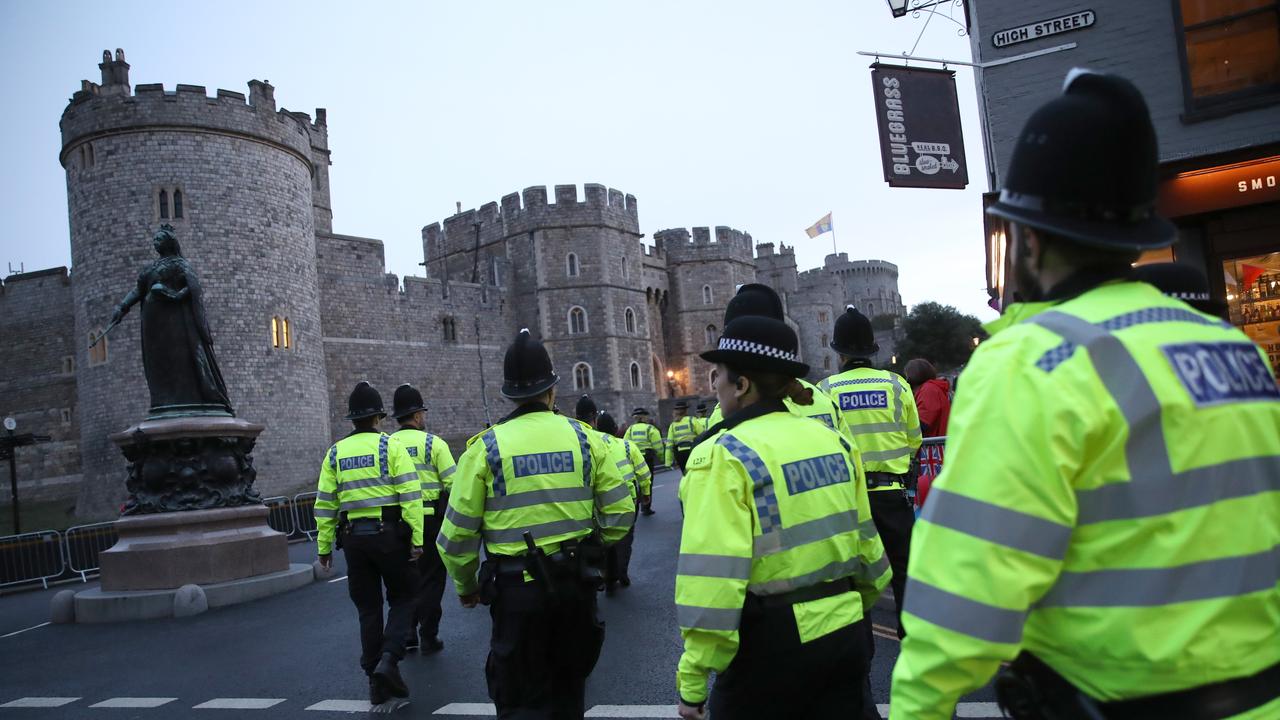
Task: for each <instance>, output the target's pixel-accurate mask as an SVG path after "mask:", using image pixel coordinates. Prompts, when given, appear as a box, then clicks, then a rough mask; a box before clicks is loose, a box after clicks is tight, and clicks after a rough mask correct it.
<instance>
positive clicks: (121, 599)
mask: <svg viewBox="0 0 1280 720" xmlns="http://www.w3.org/2000/svg"><path fill="white" fill-rule="evenodd" d="M313 580H315V571H314V570H313V569H312V568H311V566H310V565H304V564H302V563H294V564H291V565H287V566H286V567H285V569H284V570H282V571H280V572H274V573H268V574H266V575H257V576H254V577H250V578H242V579H239V580H232V581H230V582H225V583H214V584H211V585H201V586H199V590H200V591H202V592H203V594H204V597H205V601H206V602H205V607H206V608H207V609H213V608H218V607H226V606H228V605H238V604H240V603H244V602H249V601H251V600H257V599H259V598H264V597H269V596H271V595H278V594H280V593H283V592H288V591H289V590H295V589H297V588H300V587H302V586H304V585H307V584H309V583H311V582H312V581H313ZM181 590H182V588H178V587H174V588H168V589H165V590H134V591H111V590H104V589H102V588H90V589H89V590H84V591H82V592H78V593H76V594H75V598H74V601H73V602H74V615H73V616H72V617H71V618H69V619H68V618H64V619H61V620H55V622H77V623H102V622H126V621H129V620H152V619H156V618H169V617H180V616H189V615H192V614H198V611H192V610H190V609H187V610H183V609H182V608H180V607H179V605H180V603H179V602H178V597H177V596H178V594H179V592H180V591H181ZM56 610H57V608H55V611H56ZM64 612H65V611H64Z"/></svg>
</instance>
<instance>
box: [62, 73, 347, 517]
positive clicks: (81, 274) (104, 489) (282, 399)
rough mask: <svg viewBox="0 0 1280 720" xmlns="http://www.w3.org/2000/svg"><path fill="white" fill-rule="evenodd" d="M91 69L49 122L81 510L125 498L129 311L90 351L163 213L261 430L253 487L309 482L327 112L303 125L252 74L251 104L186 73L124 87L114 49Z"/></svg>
mask: <svg viewBox="0 0 1280 720" xmlns="http://www.w3.org/2000/svg"><path fill="white" fill-rule="evenodd" d="M101 68H102V77H103V83H102V84H101V85H97V84H94V83H91V82H88V81H85V82H84V83H83V87H82V89H81V90H80V91H78V92H76V93H75V95H74V96H73V97H72V98H71V101H70V103H69V104H68V105H67V108H66V109H65V110H64V111H63V114H62V120H61V123H60V125H61V129H62V151H61V153H60V156H59V160H60V161H61V163H62V165H63V167H64V168H65V169H66V173H67V203H68V214H69V218H70V226H71V257H72V263H73V274H72V286H73V295H74V300H75V329H76V338H77V340H76V343H75V347H76V367H77V368H78V372H77V393H78V402H79V410H80V415H79V421H80V430H81V449H82V452H83V460H84V483H83V487H82V490H81V494H80V506H79V508H78V514H80V515H81V516H84V517H93V516H107V515H110V514H112V513H113V512H114V511H115V509H116V508H117V507H118V506H119V504H120V502H122V501H123V499H124V478H125V461H124V458H123V457H121V455H120V453H119V451H118V450H117V449H116V448H115V447H114V446H113V445H112V444H111V443H110V442H109V441H108V440H107V436H108V435H109V434H111V433H115V432H119V431H121V430H124V429H125V428H127V427H128V426H129V425H130V424H131V423H134V422H137V421H138V420H140V419H141V418H142V417H143V416H144V415H145V414H146V412H147V408H148V399H149V398H148V393H147V387H146V382H145V380H144V378H143V373H142V362H141V358H140V348H139V318H138V317H137V315H138V312H137V308H136V307H135V309H134V311H133V312H131V313H130V315H129V316H128V317H126V319H125V321H124V322H123V323H122V324H121V325H120V326H119V327H118V328H116V329H115V330H114V331H112V333H111V334H110V336H109V337H108V339H107V341H106V342H107V346H106V352H105V356H104V355H103V354H102V353H101V351H99V352H96V353H95V354H93V355H90V354H89V353H88V352H87V351H86V347H87V346H88V342H89V339H90V337H91V336H93V335H94V334H96V333H99V332H101V331H102V330H103V329H104V328H105V327H106V325H107V322H108V319H109V318H110V317H111V313H112V309H113V308H114V307H115V305H116V303H118V302H119V301H120V300H121V298H123V297H124V295H125V293H127V292H128V291H129V290H130V289H131V287H132V284H133V282H134V280H135V278H137V276H138V273H139V272H140V271H141V270H142V269H143V268H144V267H146V266H147V265H149V264H150V263H151V262H152V261H153V260H154V257H155V256H154V253H153V251H152V249H151V243H150V238H151V236H152V234H153V233H154V232H155V231H156V229H157V228H158V227H159V226H160V225H161V224H163V223H169V224H172V225H173V226H174V228H175V230H176V233H177V236H178V240H179V242H180V243H181V246H182V251H183V254H184V255H185V256H186V257H187V258H189V259H190V261H191V263H192V265H193V266H194V268H195V270H196V272H197V273H198V274H199V277H200V281H201V284H202V285H203V288H204V303H205V308H206V311H207V313H208V316H209V322H210V326H211V330H212V333H213V339H214V345H215V347H216V351H217V354H218V361H219V364H220V366H221V369H222V373H223V376H224V378H225V379H226V383H227V388H228V390H229V392H230V396H231V402H232V404H233V405H234V406H235V408H236V411H237V414H238V415H240V416H241V417H244V418H246V419H249V420H251V421H254V422H260V423H263V424H265V425H266V427H267V429H266V431H265V432H263V434H262V436H261V437H260V439H259V441H258V446H257V450H256V451H255V452H254V458H255V465H256V467H257V470H258V484H257V487H258V489H259V490H260V491H261V492H262V494H263V495H272V494H276V493H279V492H282V491H286V490H292V489H294V488H301V487H304V486H307V485H310V484H312V483H314V479H315V467H316V462H317V458H319V457H320V455H321V454H322V453H323V452H324V448H325V446H326V445H327V443H328V439H329V437H328V436H329V433H328V423H327V417H328V410H329V408H328V398H327V394H326V377H325V365H324V352H323V347H322V345H321V333H320V310H319V307H320V305H319V298H318V289H317V282H316V266H315V262H316V249H315V222H316V219H315V217H316V214H317V212H318V210H317V206H318V205H320V204H323V205H325V206H327V204H328V202H327V197H328V196H327V191H328V188H327V182H325V185H324V188H323V193H324V194H323V198H322V199H320V200H317V193H316V190H315V186H314V185H313V178H315V177H317V176H318V175H319V176H322V177H326V178H327V156H328V151H327V143H326V142H319V141H318V140H317V138H323V137H324V135H325V133H324V131H323V124H324V116H323V114H321V115H320V121H319V123H317V124H316V125H312V124H311V122H310V119H309V118H307V116H306V115H303V114H300V113H288V112H286V111H283V110H281V111H277V109H276V105H275V98H274V89H273V88H272V87H271V85H269V84H267V83H265V82H259V81H256V80H255V81H252V82H250V83H249V99H248V102H246V98H245V96H244V94H242V93H238V92H231V91H228V90H219V91H218V92H217V95H216V97H209V96H208V95H207V94H206V91H205V88H203V87H200V86H193V85H178V86H177V87H176V89H175V90H173V91H166V90H165V89H164V88H163V86H161V85H159V84H154V85H139V86H137V88H136V90H135V91H134V92H132V93H131V92H130V88H129V84H128V83H129V80H128V70H129V66H128V64H127V63H125V62H124V53H123V52H121V51H117V53H116V56H115V58H114V59H111V58H110V57H109V56H107V55H106V54H105V53H104V59H103V63H102V66H101ZM320 156H323V158H324V160H325V163H326V164H325V167H324V168H321V169H320V170H321V171H322V172H321V173H318V171H317V170H318V169H317V164H318V163H317V158H318V157H320ZM324 209H325V210H327V207H325V208H324ZM286 327H287V330H286Z"/></svg>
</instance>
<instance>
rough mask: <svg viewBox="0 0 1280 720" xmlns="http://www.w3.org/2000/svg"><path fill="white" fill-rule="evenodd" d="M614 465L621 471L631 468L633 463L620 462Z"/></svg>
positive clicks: (627, 461) (628, 461)
mask: <svg viewBox="0 0 1280 720" xmlns="http://www.w3.org/2000/svg"><path fill="white" fill-rule="evenodd" d="M614 465H617V466H618V469H619V470H626V469H627V468H628V467H631V461H630V460H619V461H618V462H616V463H614Z"/></svg>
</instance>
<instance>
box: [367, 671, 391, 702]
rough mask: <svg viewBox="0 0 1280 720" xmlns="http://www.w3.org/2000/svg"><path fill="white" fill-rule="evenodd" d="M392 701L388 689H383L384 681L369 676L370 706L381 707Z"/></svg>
mask: <svg viewBox="0 0 1280 720" xmlns="http://www.w3.org/2000/svg"><path fill="white" fill-rule="evenodd" d="M390 699H391V695H389V694H388V693H387V689H386V688H385V687H383V685H382V681H381V680H379V679H378V678H376V677H374V676H372V675H370V676H369V704H370V705H381V704H382V703H384V702H386V701H388V700H390Z"/></svg>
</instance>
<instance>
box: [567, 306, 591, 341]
mask: <svg viewBox="0 0 1280 720" xmlns="http://www.w3.org/2000/svg"><path fill="white" fill-rule="evenodd" d="M586 331H587V311H586V310H583V309H582V308H580V307H578V306H576V305H575V306H574V307H572V308H570V309H569V334H570V335H581V334H582V333H585V332H586Z"/></svg>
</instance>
